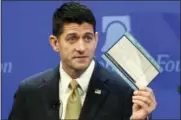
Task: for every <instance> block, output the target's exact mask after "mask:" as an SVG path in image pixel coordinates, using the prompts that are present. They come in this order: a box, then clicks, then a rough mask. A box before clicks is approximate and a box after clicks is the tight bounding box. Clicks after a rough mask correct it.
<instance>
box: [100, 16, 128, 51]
mask: <svg viewBox="0 0 181 120" xmlns="http://www.w3.org/2000/svg"><path fill="white" fill-rule="evenodd" d="M130 31H131V25H130V17H129V16H104V17H103V18H102V32H103V33H106V40H105V44H104V45H103V47H102V49H101V51H102V52H105V51H107V50H108V49H109V48H110V47H111V46H112V45H113V44H114V43H115V42H117V41H118V39H119V38H120V37H121V36H122V35H123V34H124V33H125V32H130Z"/></svg>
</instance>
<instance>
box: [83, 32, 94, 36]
mask: <svg viewBox="0 0 181 120" xmlns="http://www.w3.org/2000/svg"><path fill="white" fill-rule="evenodd" d="M85 35H91V36H94V34H93V33H91V32H86V33H85Z"/></svg>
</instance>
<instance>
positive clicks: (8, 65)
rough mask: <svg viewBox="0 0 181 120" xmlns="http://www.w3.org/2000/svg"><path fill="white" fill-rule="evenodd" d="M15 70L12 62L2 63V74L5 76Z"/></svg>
mask: <svg viewBox="0 0 181 120" xmlns="http://www.w3.org/2000/svg"><path fill="white" fill-rule="evenodd" d="M12 68H13V64H12V62H3V63H1V72H2V73H3V74H6V73H11V72H12Z"/></svg>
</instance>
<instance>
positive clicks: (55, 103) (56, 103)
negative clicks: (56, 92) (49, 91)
mask: <svg viewBox="0 0 181 120" xmlns="http://www.w3.org/2000/svg"><path fill="white" fill-rule="evenodd" d="M51 108H52V109H54V110H59V113H60V119H61V118H62V113H63V104H62V101H61V100H53V101H52V104H51Z"/></svg>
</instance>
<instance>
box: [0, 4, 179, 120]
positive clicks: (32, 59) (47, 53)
mask: <svg viewBox="0 0 181 120" xmlns="http://www.w3.org/2000/svg"><path fill="white" fill-rule="evenodd" d="M82 3H84V4H86V5H88V6H89V7H90V8H91V9H92V10H93V12H94V13H95V16H96V20H97V31H99V35H100V36H99V44H98V48H97V51H96V57H97V59H99V60H100V62H101V63H102V64H103V65H105V66H106V67H109V68H110V66H109V65H108V64H107V63H106V62H105V61H103V60H102V59H101V55H102V54H103V53H104V51H106V50H107V49H108V48H109V47H110V46H111V45H112V44H114V42H116V40H117V39H118V38H120V37H121V35H122V34H124V33H125V32H130V33H131V34H132V35H133V36H134V37H135V38H136V39H137V40H138V41H139V42H140V43H141V44H142V45H143V46H144V47H145V49H147V50H148V51H149V53H150V54H151V55H152V56H153V57H154V58H155V59H156V60H157V62H158V63H159V64H160V65H161V67H162V68H163V72H162V73H161V74H160V75H159V76H158V77H156V79H155V80H154V81H153V82H152V83H151V85H150V87H151V88H152V89H153V90H154V92H155V95H156V98H157V102H158V106H157V109H156V110H155V111H154V112H153V118H155V119H180V94H179V93H178V90H177V86H179V85H180V74H179V73H180V2H176V1H175V2H171V1H170V2H169V1H167V2H158V1H155V2H153V1H152V2H138V1H135V2H126V1H122V2H119V1H117V2H111V1H110V2H105V1H104V2H103V1H102V2H101V1H99V2H82ZM60 4H62V2H61V1H52V2H50V1H46V2H43V1H41V2H40V1H39V2H30V1H29V2H20V1H19V2H17V1H16V2H12V1H9V2H7V1H3V2H2V63H1V64H2V69H1V72H2V118H7V116H8V114H9V112H10V109H11V106H12V102H13V95H14V92H15V90H16V89H17V87H18V85H19V82H20V81H21V80H23V79H24V78H26V77H28V76H30V75H33V74H35V73H37V72H40V71H43V70H45V69H48V68H50V67H54V66H56V65H57V64H58V62H59V57H58V55H57V54H56V53H54V52H53V50H52V49H51V47H50V45H49V41H48V37H49V35H50V34H51V29H52V28H51V27H52V26H51V25H52V21H51V20H52V13H53V11H54V10H55V8H56V7H59V6H60ZM120 94H121V93H120Z"/></svg>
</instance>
